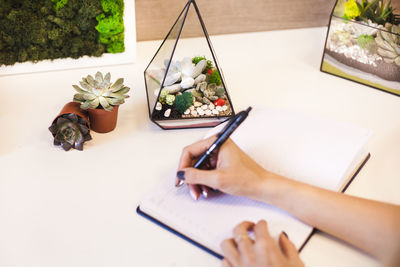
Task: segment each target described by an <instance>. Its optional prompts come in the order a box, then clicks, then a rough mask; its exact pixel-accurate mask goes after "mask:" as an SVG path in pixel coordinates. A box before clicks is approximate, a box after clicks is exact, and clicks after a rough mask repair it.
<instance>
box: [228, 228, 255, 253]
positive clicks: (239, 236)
mask: <svg viewBox="0 0 400 267" xmlns="http://www.w3.org/2000/svg"><path fill="white" fill-rule="evenodd" d="M253 227H254V223H252V222H247V221H244V222H242V223H240V224H239V225H237V226H236V227H235V228H234V229H233V236H234V238H235V242H236V244H237V245H238V249H239V252H240V253H244V254H251V250H252V246H253V240H252V239H251V238H250V237H249V231H250V230H252V229H253Z"/></svg>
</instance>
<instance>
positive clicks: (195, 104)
mask: <svg viewBox="0 0 400 267" xmlns="http://www.w3.org/2000/svg"><path fill="white" fill-rule="evenodd" d="M193 105H194V106H195V107H201V106H202V104H201V103H200V102H197V101H195V102H194V103H193Z"/></svg>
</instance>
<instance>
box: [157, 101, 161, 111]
mask: <svg viewBox="0 0 400 267" xmlns="http://www.w3.org/2000/svg"><path fill="white" fill-rule="evenodd" d="M156 110H162V104H161V103H160V102H157V105H156Z"/></svg>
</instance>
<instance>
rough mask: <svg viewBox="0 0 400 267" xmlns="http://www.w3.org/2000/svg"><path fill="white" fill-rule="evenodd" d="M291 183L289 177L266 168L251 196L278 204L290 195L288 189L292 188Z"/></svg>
mask: <svg viewBox="0 0 400 267" xmlns="http://www.w3.org/2000/svg"><path fill="white" fill-rule="evenodd" d="M289 184H290V180H289V179H287V178H285V177H282V176H280V175H278V174H275V173H272V172H269V171H266V170H265V171H264V173H263V175H262V179H261V180H260V183H259V184H258V186H257V187H256V190H255V193H254V194H253V196H251V198H253V199H255V200H258V201H262V202H265V203H268V204H272V205H277V204H278V203H279V202H281V201H282V200H283V198H284V197H285V196H287V195H288V190H290V185H289Z"/></svg>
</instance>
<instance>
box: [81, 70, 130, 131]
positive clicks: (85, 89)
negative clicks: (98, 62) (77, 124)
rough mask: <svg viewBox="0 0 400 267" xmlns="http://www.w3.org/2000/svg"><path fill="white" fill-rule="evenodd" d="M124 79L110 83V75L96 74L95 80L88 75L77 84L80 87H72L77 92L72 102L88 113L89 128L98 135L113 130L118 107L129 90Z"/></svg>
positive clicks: (126, 96)
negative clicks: (78, 104)
mask: <svg viewBox="0 0 400 267" xmlns="http://www.w3.org/2000/svg"><path fill="white" fill-rule="evenodd" d="M123 83H124V79H123V78H120V79H118V80H117V81H116V82H115V83H114V84H112V83H111V74H110V73H107V74H106V75H105V76H103V74H102V73H101V72H97V73H96V75H95V78H93V77H92V76H91V75H88V76H87V77H86V78H82V81H80V82H79V84H80V85H81V87H79V86H77V85H73V87H74V88H75V90H76V91H77V92H78V93H77V94H75V95H74V101H75V102H78V103H80V104H81V105H80V107H81V108H82V109H85V110H87V111H88V113H89V121H90V127H91V129H92V130H93V131H95V132H98V133H108V132H111V131H112V130H114V129H115V127H116V125H117V118H118V108H119V105H121V104H123V103H125V98H128V97H129V96H128V95H126V93H127V92H128V91H129V90H130V88H129V87H126V86H124V84H123Z"/></svg>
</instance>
